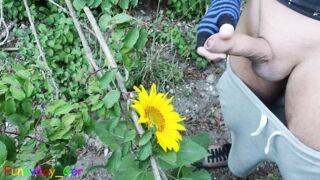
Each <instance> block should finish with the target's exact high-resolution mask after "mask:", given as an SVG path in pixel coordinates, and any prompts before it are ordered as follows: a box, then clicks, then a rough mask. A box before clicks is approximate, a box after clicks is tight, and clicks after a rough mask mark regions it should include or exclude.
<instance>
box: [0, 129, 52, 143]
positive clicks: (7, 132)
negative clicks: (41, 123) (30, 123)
mask: <svg viewBox="0 0 320 180" xmlns="http://www.w3.org/2000/svg"><path fill="white" fill-rule="evenodd" d="M4 133H5V134H11V135H16V136H19V135H20V134H19V133H17V132H10V131H5V132H4ZM26 137H27V138H30V139H33V140H36V141H38V142H41V143H44V144H47V143H46V142H44V141H43V140H41V139H37V138H35V137H32V136H26Z"/></svg>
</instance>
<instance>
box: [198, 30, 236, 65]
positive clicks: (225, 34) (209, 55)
mask: <svg viewBox="0 0 320 180" xmlns="http://www.w3.org/2000/svg"><path fill="white" fill-rule="evenodd" d="M233 35H234V28H233V26H232V25H231V24H224V25H222V26H221V28H220V31H219V33H217V34H215V35H212V36H219V38H220V39H222V40H229V39H231V38H232V36H233ZM212 36H211V37H212ZM209 39H210V38H209ZM209 39H208V40H209ZM208 40H207V41H206V43H205V47H207V46H208V45H207V43H209V42H208ZM213 43H214V42H213ZM205 47H198V48H197V53H198V54H199V55H200V56H202V57H204V58H206V59H207V60H209V61H214V62H217V61H220V60H222V59H225V58H226V57H227V55H226V53H214V52H210V51H209V50H208V49H207V48H205ZM209 47H210V46H209Z"/></svg>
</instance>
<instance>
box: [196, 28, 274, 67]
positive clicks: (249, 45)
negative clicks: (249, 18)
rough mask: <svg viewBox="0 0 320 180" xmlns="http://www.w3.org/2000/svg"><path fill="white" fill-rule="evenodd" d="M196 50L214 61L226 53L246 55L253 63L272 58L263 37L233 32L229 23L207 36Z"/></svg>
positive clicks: (220, 58) (223, 57)
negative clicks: (202, 44) (217, 31)
mask: <svg viewBox="0 0 320 180" xmlns="http://www.w3.org/2000/svg"><path fill="white" fill-rule="evenodd" d="M197 52H198V54H199V55H201V56H203V57H205V58H206V59H208V60H209V61H214V62H217V61H219V60H222V59H225V58H226V56H227V54H229V55H234V56H242V57H246V58H248V59H250V60H252V61H253V62H254V63H264V62H267V61H269V60H271V58H272V49H271V47H270V46H269V44H268V42H267V41H266V40H265V39H263V38H255V37H250V36H248V35H245V34H240V33H235V32H234V28H233V26H231V25H229V24H224V25H222V26H221V28H220V31H219V33H216V34H214V35H212V36H211V37H210V38H208V39H207V41H206V42H205V44H204V46H203V47H198V49H197Z"/></svg>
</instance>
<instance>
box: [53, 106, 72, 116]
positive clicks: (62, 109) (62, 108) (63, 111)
mask: <svg viewBox="0 0 320 180" xmlns="http://www.w3.org/2000/svg"><path fill="white" fill-rule="evenodd" d="M74 108H75V107H74V106H73V105H71V104H68V103H67V104H65V105H62V106H60V107H58V108H57V109H56V110H55V111H54V114H55V115H56V116H59V115H62V114H67V113H69V112H70V111H72V110H73V109H74Z"/></svg>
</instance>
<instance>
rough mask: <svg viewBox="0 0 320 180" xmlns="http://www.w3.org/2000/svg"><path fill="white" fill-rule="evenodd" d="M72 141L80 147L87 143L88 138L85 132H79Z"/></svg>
mask: <svg viewBox="0 0 320 180" xmlns="http://www.w3.org/2000/svg"><path fill="white" fill-rule="evenodd" d="M72 141H73V142H75V143H76V144H77V147H78V148H80V147H82V146H83V145H85V144H86V139H85V138H84V136H83V134H81V133H77V134H75V135H74V136H73V138H72Z"/></svg>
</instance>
